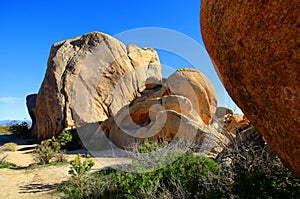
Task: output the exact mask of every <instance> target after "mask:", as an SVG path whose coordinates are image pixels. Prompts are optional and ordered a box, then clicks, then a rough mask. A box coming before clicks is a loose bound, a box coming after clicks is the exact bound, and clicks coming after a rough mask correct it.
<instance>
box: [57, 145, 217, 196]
mask: <svg viewBox="0 0 300 199" xmlns="http://www.w3.org/2000/svg"><path fill="white" fill-rule="evenodd" d="M152 146H153V148H152ZM157 147H158V145H157V144H156V143H153V142H148V141H147V142H145V144H144V145H142V146H140V147H138V150H140V151H142V152H143V153H148V152H150V153H152V152H154V151H155V150H153V149H157ZM153 154H154V153H153ZM153 154H152V155H153ZM177 155H178V154H177ZM158 158H160V159H159V161H165V159H166V157H158ZM163 164H165V162H163ZM158 165H159V164H158ZM131 166H133V167H134V169H135V171H139V173H132V172H125V171H121V170H116V169H112V168H108V169H104V170H102V171H99V172H96V173H94V174H92V175H89V176H85V178H86V179H87V180H85V181H84V182H82V181H81V184H80V186H79V185H77V187H76V186H75V185H76V184H75V183H69V184H65V185H64V186H63V188H62V189H61V190H62V191H64V192H65V193H66V194H67V195H68V196H69V197H71V198H164V197H168V198H194V197H204V196H205V197H208V198H209V197H211V198H213V197H214V196H216V194H217V193H215V190H214V189H213V184H214V181H215V180H216V179H217V178H218V173H219V166H218V164H217V163H216V162H215V161H214V160H212V159H209V158H205V157H199V156H195V155H194V154H193V153H192V152H191V151H189V152H187V153H184V152H182V154H180V156H179V158H178V159H177V160H175V161H174V162H171V163H170V164H169V165H167V164H166V166H165V167H162V168H160V169H157V167H156V166H154V165H152V167H149V165H147V164H146V165H145V164H144V162H142V161H140V160H139V159H138V160H136V161H135V162H133V164H132V165H131ZM123 167H124V165H123ZM123 169H124V168H123ZM74 190H81V191H80V192H79V191H74ZM78 193H80V195H78ZM76 194H77V195H76Z"/></svg>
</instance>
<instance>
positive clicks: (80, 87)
mask: <svg viewBox="0 0 300 199" xmlns="http://www.w3.org/2000/svg"><path fill="white" fill-rule="evenodd" d="M150 77H151V78H152V79H153V80H156V81H157V82H159V81H160V80H161V66H160V62H159V59H158V55H157V53H156V51H155V50H153V49H150V48H139V47H137V46H135V45H129V46H127V47H126V46H125V45H124V44H123V43H121V42H120V41H118V40H117V39H115V38H113V37H111V36H109V35H107V34H103V33H99V32H93V33H89V34H86V35H83V36H81V37H76V38H73V39H69V40H65V41H62V42H58V43H56V44H54V45H53V46H52V48H51V52H50V57H49V60H48V67H47V71H46V75H45V78H44V81H43V83H42V86H41V88H40V90H39V92H38V96H37V102H36V117H37V124H38V139H39V140H43V139H47V138H51V137H52V136H54V135H58V134H60V133H61V132H62V131H63V130H64V129H65V128H74V127H75V126H77V127H78V126H80V125H83V124H86V123H92V122H98V121H104V120H106V119H107V118H109V117H110V116H112V115H114V114H115V113H117V112H118V111H119V110H120V109H121V108H122V107H123V106H124V105H126V104H129V103H130V102H131V101H132V100H133V99H134V98H136V97H137V96H140V93H141V92H142V91H143V90H144V89H145V81H146V79H147V78H150Z"/></svg>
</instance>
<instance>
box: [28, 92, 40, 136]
mask: <svg viewBox="0 0 300 199" xmlns="http://www.w3.org/2000/svg"><path fill="white" fill-rule="evenodd" d="M36 97H37V94H30V95H27V96H26V106H27V110H28V113H29V115H30V118H31V128H30V131H31V136H32V137H37V135H38V131H37V126H36Z"/></svg>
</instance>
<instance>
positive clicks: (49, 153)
mask: <svg viewBox="0 0 300 199" xmlns="http://www.w3.org/2000/svg"><path fill="white" fill-rule="evenodd" d="M58 150H59V148H58V146H56V147H53V145H52V142H51V140H50V139H49V140H44V141H42V142H41V145H40V146H39V147H38V149H37V150H36V151H35V156H36V160H37V162H38V164H49V163H50V160H51V159H52V158H54V157H55V156H56V155H57V153H58Z"/></svg>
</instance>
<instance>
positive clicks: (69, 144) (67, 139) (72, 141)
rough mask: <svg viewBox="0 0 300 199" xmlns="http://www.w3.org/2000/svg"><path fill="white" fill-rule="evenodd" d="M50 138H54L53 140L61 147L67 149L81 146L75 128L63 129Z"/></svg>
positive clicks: (70, 149)
mask: <svg viewBox="0 0 300 199" xmlns="http://www.w3.org/2000/svg"><path fill="white" fill-rule="evenodd" d="M52 139H55V141H56V142H58V143H59V144H60V146H61V149H64V150H67V151H72V150H76V149H80V148H82V146H81V142H80V138H79V136H78V133H77V131H76V130H67V131H63V132H62V133H61V134H60V135H58V136H57V137H55V138H52Z"/></svg>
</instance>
